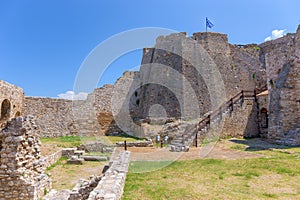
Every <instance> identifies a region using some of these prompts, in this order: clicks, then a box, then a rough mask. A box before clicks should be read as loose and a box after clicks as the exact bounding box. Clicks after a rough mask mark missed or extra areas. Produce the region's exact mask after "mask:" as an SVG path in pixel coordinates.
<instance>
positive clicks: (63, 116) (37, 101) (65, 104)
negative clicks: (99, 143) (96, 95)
mask: <svg viewBox="0 0 300 200" xmlns="http://www.w3.org/2000/svg"><path fill="white" fill-rule="evenodd" d="M93 102H94V99H92V97H91V96H90V97H88V99H87V100H85V101H83V100H80V101H71V100H65V99H54V98H38V97H25V102H24V106H23V113H24V115H33V116H36V121H37V124H38V126H39V127H40V129H41V136H42V137H59V136H69V135H80V136H86V135H98V134H101V129H100V126H99V123H98V121H97V118H96V113H95V111H94V105H93Z"/></svg>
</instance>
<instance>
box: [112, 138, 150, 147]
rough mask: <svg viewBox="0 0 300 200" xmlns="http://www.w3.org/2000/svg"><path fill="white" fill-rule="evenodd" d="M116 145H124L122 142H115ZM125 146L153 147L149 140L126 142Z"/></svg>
mask: <svg viewBox="0 0 300 200" xmlns="http://www.w3.org/2000/svg"><path fill="white" fill-rule="evenodd" d="M116 145H117V147H124V145H125V143H124V142H117V143H116ZM126 146H127V147H153V143H152V141H151V140H147V141H138V142H126Z"/></svg>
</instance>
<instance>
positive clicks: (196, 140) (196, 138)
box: [195, 131, 198, 148]
mask: <svg viewBox="0 0 300 200" xmlns="http://www.w3.org/2000/svg"><path fill="white" fill-rule="evenodd" d="M195 142H196V148H197V147H198V131H196V137H195Z"/></svg>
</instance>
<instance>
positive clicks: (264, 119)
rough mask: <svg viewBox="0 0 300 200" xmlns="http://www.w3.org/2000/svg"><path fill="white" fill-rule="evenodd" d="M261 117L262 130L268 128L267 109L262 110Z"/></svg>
mask: <svg viewBox="0 0 300 200" xmlns="http://www.w3.org/2000/svg"><path fill="white" fill-rule="evenodd" d="M260 116H261V122H260V124H261V127H262V128H268V110H267V109H266V108H262V109H261V110H260Z"/></svg>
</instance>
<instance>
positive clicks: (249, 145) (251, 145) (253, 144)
mask: <svg viewBox="0 0 300 200" xmlns="http://www.w3.org/2000/svg"><path fill="white" fill-rule="evenodd" d="M228 141H230V142H233V143H236V144H240V145H245V146H246V148H245V149H244V150H245V151H263V150H273V149H282V150H284V149H291V148H297V147H300V146H285V145H278V144H272V143H270V142H268V141H266V140H264V139H261V138H251V139H229V140H228Z"/></svg>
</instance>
